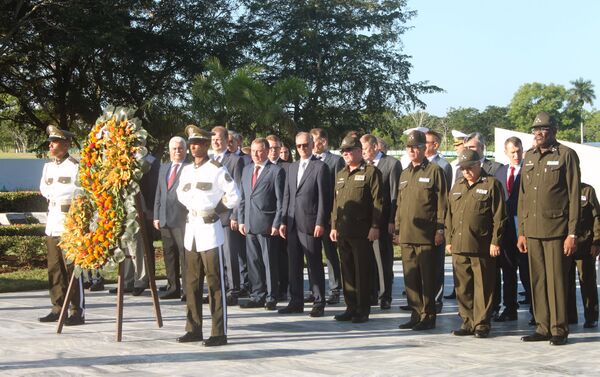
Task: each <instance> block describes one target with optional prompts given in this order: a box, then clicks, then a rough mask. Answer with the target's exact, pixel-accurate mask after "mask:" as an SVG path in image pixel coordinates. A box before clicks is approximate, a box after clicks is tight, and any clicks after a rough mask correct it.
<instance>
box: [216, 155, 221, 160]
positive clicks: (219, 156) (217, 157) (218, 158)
mask: <svg viewBox="0 0 600 377" xmlns="http://www.w3.org/2000/svg"><path fill="white" fill-rule="evenodd" d="M215 161H217V162H221V155H220V154H219V155H216V156H215Z"/></svg>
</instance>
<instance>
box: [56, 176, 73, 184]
mask: <svg viewBox="0 0 600 377" xmlns="http://www.w3.org/2000/svg"><path fill="white" fill-rule="evenodd" d="M58 183H63V184H68V183H71V177H58Z"/></svg>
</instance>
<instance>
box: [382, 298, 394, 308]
mask: <svg viewBox="0 0 600 377" xmlns="http://www.w3.org/2000/svg"><path fill="white" fill-rule="evenodd" d="M379 307H380V308H381V309H382V310H388V309H391V308H392V302H391V301H390V300H388V299H387V298H382V299H381V303H380V304H379Z"/></svg>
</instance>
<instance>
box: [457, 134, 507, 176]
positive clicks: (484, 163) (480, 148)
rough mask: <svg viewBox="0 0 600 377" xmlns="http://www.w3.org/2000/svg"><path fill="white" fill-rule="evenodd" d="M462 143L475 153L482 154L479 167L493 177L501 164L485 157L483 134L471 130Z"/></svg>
mask: <svg viewBox="0 0 600 377" xmlns="http://www.w3.org/2000/svg"><path fill="white" fill-rule="evenodd" d="M464 145H465V148H469V149H471V150H474V151H476V152H477V153H479V155H480V156H483V157H482V158H481V168H482V169H483V171H485V172H486V173H488V175H491V176H492V177H493V176H494V175H495V174H496V170H498V169H499V168H500V166H502V164H500V163H498V162H496V161H491V160H488V159H487V158H485V154H484V153H483V152H484V149H485V139H484V138H483V135H482V134H480V133H479V132H473V133H472V134H470V135H468V136H467V137H465V144H464ZM459 173H460V172H459Z"/></svg>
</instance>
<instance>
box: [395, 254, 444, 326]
mask: <svg viewBox="0 0 600 377" xmlns="http://www.w3.org/2000/svg"><path fill="white" fill-rule="evenodd" d="M401 249H402V269H403V271H404V287H405V289H406V299H407V301H408V305H409V306H410V307H411V310H412V311H413V318H416V319H418V320H419V321H423V320H435V316H436V314H435V279H436V271H437V268H436V253H435V246H433V245H416V244H402V246H401Z"/></svg>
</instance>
